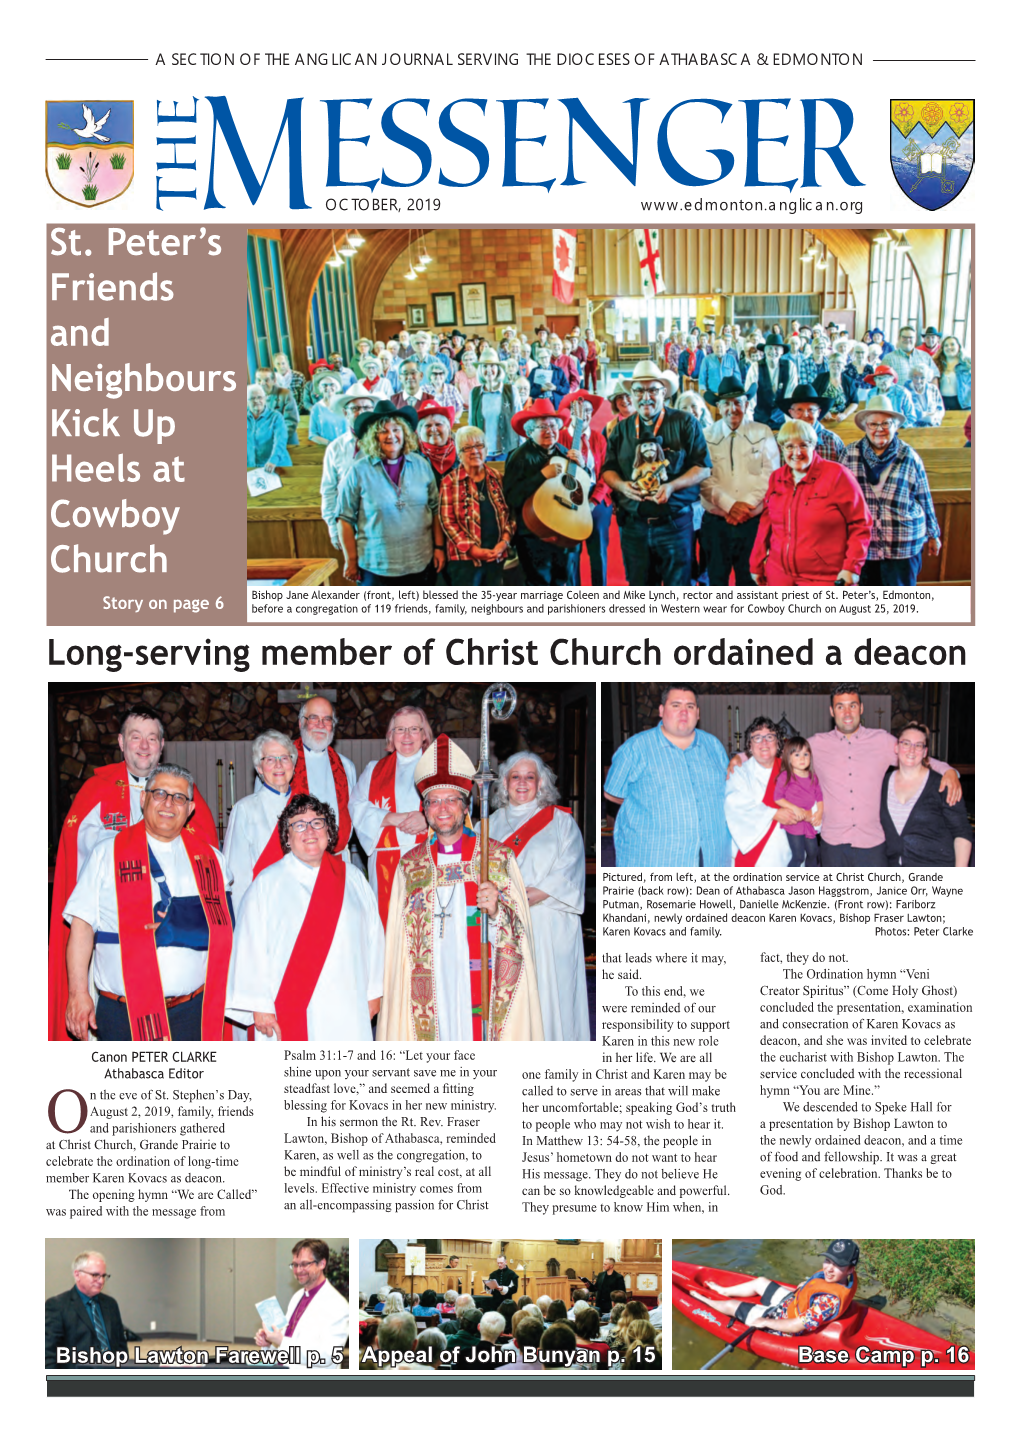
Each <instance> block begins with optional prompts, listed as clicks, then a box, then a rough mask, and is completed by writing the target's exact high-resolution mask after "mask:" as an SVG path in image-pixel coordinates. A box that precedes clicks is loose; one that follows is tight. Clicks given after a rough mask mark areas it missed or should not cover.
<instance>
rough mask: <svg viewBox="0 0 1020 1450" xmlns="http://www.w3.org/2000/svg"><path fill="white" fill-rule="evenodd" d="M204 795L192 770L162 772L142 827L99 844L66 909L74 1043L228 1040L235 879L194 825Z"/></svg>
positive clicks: (152, 783)
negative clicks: (198, 797) (198, 795)
mask: <svg viewBox="0 0 1020 1450" xmlns="http://www.w3.org/2000/svg"><path fill="white" fill-rule="evenodd" d="M194 795H195V780H194V777H193V776H192V774H191V773H190V771H188V770H186V769H185V768H184V767H183V766H179V765H171V764H166V765H156V766H154V767H153V769H152V770H151V771H150V773H149V775H148V776H147V778H146V781H145V789H144V792H143V804H142V818H141V820H140V821H138V822H137V823H136V824H135V825H133V826H128V827H127V828H126V829H125V830H122V831H118V832H117V833H116V834H114V835H111V836H110V837H109V838H108V839H106V840H104V841H100V842H99V844H98V845H97V846H96V848H95V850H94V851H93V852H92V854H91V855H90V856H89V858H88V860H87V861H86V863H85V867H84V870H83V871H82V874H81V878H80V880H79V881H78V884H77V885H76V886H75V888H74V890H73V891H72V892H71V895H70V897H69V898H68V900H67V904H66V905H65V907H64V919H65V920H66V921H67V924H68V927H69V928H70V931H69V935H68V941H67V954H66V957H67V991H68V997H67V1010H66V1027H67V1032H68V1035H69V1036H71V1037H77V1038H78V1039H79V1040H81V1041H85V1040H87V1038H88V1035H89V1031H90V1030H91V1031H93V1032H95V1033H96V1035H97V1036H98V1037H99V1039H100V1041H105V1042H130V1041H144V1042H169V1041H171V1040H173V1041H188V1042H194V1041H199V1040H202V1041H214V1042H219V1041H222V1037H223V1014H224V1001H225V997H226V986H227V971H228V966H229V962H230V950H231V938H232V934H233V933H232V927H233V923H232V914H231V907H230V895H229V886H230V874H229V871H228V870H227V867H226V863H225V862H224V859H223V857H222V856H221V855H220V853H219V851H218V850H216V848H215V847H214V846H210V845H209V842H208V841H207V840H206V838H205V837H204V836H202V835H201V834H200V833H199V832H198V831H196V830H195V829H194V828H193V827H192V826H191V824H190V823H191V819H192V817H193V815H194V812H195V801H194ZM90 962H91V963H92V971H93V986H94V991H95V994H96V996H95V1004H93V998H92V996H91V995H90V992H89V987H88V976H89V964H90Z"/></svg>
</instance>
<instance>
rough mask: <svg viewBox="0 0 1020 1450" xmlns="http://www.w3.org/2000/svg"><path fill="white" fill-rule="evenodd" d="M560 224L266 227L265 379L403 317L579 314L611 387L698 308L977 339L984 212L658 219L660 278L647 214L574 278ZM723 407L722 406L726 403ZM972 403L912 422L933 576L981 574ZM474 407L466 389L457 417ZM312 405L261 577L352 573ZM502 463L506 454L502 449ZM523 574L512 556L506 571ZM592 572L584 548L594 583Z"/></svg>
mask: <svg viewBox="0 0 1020 1450" xmlns="http://www.w3.org/2000/svg"><path fill="white" fill-rule="evenodd" d="M555 235H556V234H554V233H553V232H552V231H551V230H548V229H546V230H541V229H536V228H530V229H529V228H510V227H479V228H463V229H442V228H436V229H425V230H422V229H412V230H408V229H406V228H399V229H398V228H366V229H365V230H364V231H363V232H362V231H359V230H358V229H352V230H347V231H345V230H334V229H330V228H283V229H279V230H274V229H260V230H257V231H252V232H251V233H250V234H249V239H248V308H247V352H248V373H249V382H252V381H254V378H255V372H256V370H257V369H258V368H266V367H270V366H271V365H272V362H273V359H274V357H276V356H277V355H279V354H280V353H282V354H284V355H285V356H286V357H287V358H288V359H289V361H290V366H291V367H292V368H293V370H294V371H295V373H298V374H301V375H303V376H304V377H305V378H307V377H308V376H309V374H310V372H311V370H312V368H313V367H316V366H317V365H318V364H319V363H321V362H324V361H325V360H326V359H328V358H332V357H333V356H336V357H338V358H339V360H340V362H341V363H342V364H344V365H347V366H350V365H351V364H352V363H353V362H354V361H355V360H356V357H357V342H358V339H367V340H368V341H369V342H370V343H371V344H372V345H373V348H375V347H377V346H380V347H381V346H382V345H387V346H389V345H392V348H393V350H394V351H395V350H396V347H397V343H396V339H397V337H398V334H399V333H400V332H401V331H408V332H410V333H411V335H412V336H413V335H414V334H415V333H416V332H417V331H419V330H427V331H429V332H431V333H432V335H433V337H434V338H435V339H439V340H443V339H446V338H448V337H449V336H450V334H451V333H452V332H453V330H454V329H457V330H459V331H460V332H461V334H462V335H464V336H466V337H467V338H468V339H469V340H477V345H478V347H479V348H481V347H482V346H485V345H487V346H492V347H498V346H499V344H500V341H501V339H502V335H503V332H504V329H505V328H506V327H507V326H511V327H513V328H515V329H516V334H517V337H518V338H520V339H522V340H525V341H529V342H534V341H535V338H536V334H537V329H538V328H539V326H544V327H546V328H548V329H549V331H550V333H551V334H554V335H556V336H558V337H560V338H562V339H563V340H564V343H565V345H566V343H567V341H568V339H569V335H570V333H571V332H572V330H573V329H575V328H580V329H581V333H582V335H583V334H584V331H585V329H586V328H588V327H590V328H592V330H593V332H594V334H595V339H596V341H597V345H598V351H599V362H598V381H597V391H598V392H599V393H600V394H602V395H603V396H608V395H609V394H610V393H611V391H612V389H613V387H614V386H615V385H616V384H617V382H618V381H619V380H620V379H621V378H625V377H627V376H628V375H629V374H630V372H631V371H632V370H633V368H634V366H635V365H636V364H637V363H638V362H641V361H644V360H652V361H655V362H658V363H659V365H660V366H661V365H663V346H664V344H663V339H667V338H668V336H669V334H670V331H671V329H673V328H677V329H679V334H680V337H681V339H683V338H685V336H686V334H687V331H688V329H689V328H690V327H692V326H695V325H696V326H698V327H699V328H701V329H702V330H703V331H704V330H710V331H712V332H714V334H715V335H716V336H718V335H720V333H721V332H722V329H723V328H724V327H727V326H728V325H729V326H732V325H733V324H739V325H740V327H741V330H742V333H743V336H744V337H745V338H746V337H747V336H748V335H749V334H751V333H752V332H753V330H754V329H755V328H758V329H761V330H762V332H763V333H766V334H767V333H769V332H770V331H771V330H773V329H775V328H777V327H778V328H780V329H781V330H782V332H783V334H784V336H786V337H789V335H790V333H791V330H793V329H794V328H795V327H796V328H799V329H800V330H801V333H802V335H803V334H805V333H806V334H810V331H811V328H812V327H814V326H817V325H819V324H821V325H824V326H826V327H827V326H828V324H829V323H832V322H835V323H836V324H837V325H838V326H839V327H841V328H843V329H845V333H844V334H840V336H841V338H844V340H854V339H856V340H858V341H860V340H863V339H865V337H866V335H867V336H869V337H870V335H871V332H872V330H873V329H877V328H881V329H882V331H883V334H884V337H885V338H886V339H887V340H888V341H889V343H890V344H891V345H892V346H895V345H896V340H897V337H898V332H899V329H900V328H901V327H902V326H906V325H910V326H913V327H914V328H915V329H916V331H917V335H918V342H919V343H920V341H921V334H922V331H923V329H924V328H926V327H931V326H934V327H935V328H936V329H937V330H938V331H939V333H940V334H941V336H942V337H949V336H953V337H955V338H956V339H957V341H958V342H959V344H960V350H961V353H962V355H963V357H964V358H965V359H967V360H969V359H970V356H971V351H972V337H971V332H972V315H971V274H972V259H971V247H972V232H971V229H969V228H950V227H941V228H940V227H909V228H905V229H902V230H901V229H896V230H894V231H890V230H889V229H888V228H850V227H840V228H821V229H816V230H814V231H808V230H805V229H803V228H798V227H758V228H743V227H690V228H659V229H658V230H657V232H656V233H655V235H656V239H657V241H656V245H657V247H658V249H659V254H660V255H659V265H660V268H661V283H660V285H659V286H658V288H657V290H655V291H651V290H650V289H649V287H648V286H647V274H646V273H645V271H644V268H645V265H646V261H645V259H644V258H643V254H642V253H641V251H640V249H639V247H638V245H637V241H638V231H637V229H627V228H578V229H577V230H576V255H575V257H574V268H573V278H572V282H571V285H570V286H569V287H568V288H564V287H562V286H559V285H558V279H557V277H556V258H555V254H554V238H555ZM643 278H644V280H643ZM568 294H569V296H570V300H569V301H565V300H563V298H564V296H566V295H568ZM458 345H461V344H458ZM967 366H968V368H969V361H968V362H967ZM392 376H393V377H394V378H396V377H397V373H396V371H395V370H394V372H393V373H392ZM804 376H805V375H804V373H803V370H801V381H803V380H804ZM968 378H969V373H968ZM908 381H909V379H906V378H900V379H899V382H900V383H901V384H903V383H906V382H908ZM398 386H399V382H398ZM685 386H686V380H685ZM968 389H969V382H968ZM675 405H676V403H675V400H674V406H675ZM708 412H709V415H710V416H713V417H714V416H715V410H714V408H713V407H711V406H710V407H709V410H708ZM969 416H970V410H969V391H968V394H967V401H966V403H964V402H963V401H962V400H961V402H960V404H959V406H956V407H955V408H947V411H946V413H945V416H944V417H943V418H942V420H941V424H940V426H938V427H932V426H918V427H913V426H904V427H903V429H902V430H901V433H900V437H901V438H902V440H903V441H904V442H906V443H908V444H910V446H911V447H913V448H914V449H915V450H916V451H917V452H918V454H919V455H920V457H921V459H922V461H923V464H924V467H925V470H926V473H927V476H928V481H929V485H930V488H931V492H932V497H933V501H934V506H935V513H936V517H937V518H938V521H939V526H940V528H941V531H942V538H943V548H942V550H941V552H940V554H939V555H938V557H931V558H926V559H925V561H924V564H923V570H922V573H921V577H920V581H919V582H920V583H921V584H926V585H947V584H965V583H968V582H969V581H970V579H971V570H972V564H971V555H972V548H971V481H972V468H971V458H972V455H971V453H970V452H969V451H968V446H969V445H968V442H967V439H966V437H965V433H964V425H965V422H966V421H967V420H968V419H969ZM465 421H467V405H466V403H465V411H464V412H463V414H462V416H461V417H460V418H459V419H458V420H457V422H458V423H460V422H465ZM308 422H309V418H308V412H307V410H302V412H301V417H300V422H299V425H298V429H297V440H298V441H297V444H296V446H294V447H293V448H292V449H291V466H290V467H288V468H282V469H281V470H280V472H279V475H278V477H279V480H280V482H281V484H282V487H280V488H277V489H275V490H274V491H273V492H270V493H265V494H262V495H261V496H256V497H249V499H248V503H247V510H248V511H247V521H248V522H247V527H248V560H249V578H250V579H251V580H253V581H260V580H261V581H265V580H267V579H270V578H272V579H274V581H275V582H290V583H295V584H296V583H302V584H304V583H309V584H318V583H332V584H341V583H342V582H343V567H342V556H341V555H340V553H339V552H338V549H337V548H336V547H335V546H333V545H332V544H331V542H330V537H329V533H328V530H327V527H326V525H325V523H324V522H323V519H322V516H321V502H320V480H321V475H322V460H323V455H324V452H325V448H324V446H323V445H322V444H320V443H315V442H313V441H310V440H309V436H308ZM832 431H834V432H835V433H836V435H837V436H838V437H839V438H841V439H842V440H843V441H844V442H845V443H850V442H852V441H853V440H854V439H856V438H858V437H859V436H860V434H859V432H858V430H857V428H856V427H855V424H854V421H853V418H852V416H851V417H848V418H846V419H845V420H843V421H840V422H839V423H837V424H834V425H833V430H832ZM493 466H494V467H495V468H496V469H497V471H501V470H502V468H503V463H502V462H501V461H497V462H494V464H493ZM606 573H607V577H606V581H605V582H606V583H608V584H624V583H626V582H627V580H626V576H625V572H624V567H623V561H622V556H621V550H620V540H619V536H618V528H617V525H616V522H615V521H614V523H613V525H612V528H611V531H610V535H609V542H608V563H607V565H606ZM515 578H516V574H515V571H514V570H513V569H512V568H511V569H508V571H507V574H506V576H505V578H504V582H505V583H511V582H514V581H515ZM591 582H592V577H591V568H590V563H589V560H588V556H587V553H584V555H583V557H582V560H581V583H583V584H588V583H591ZM596 582H598V581H596Z"/></svg>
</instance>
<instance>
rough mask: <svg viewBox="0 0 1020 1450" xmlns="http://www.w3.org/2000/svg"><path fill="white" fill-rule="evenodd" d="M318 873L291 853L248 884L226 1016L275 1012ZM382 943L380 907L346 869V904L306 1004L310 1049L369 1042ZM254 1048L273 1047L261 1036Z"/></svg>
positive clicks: (380, 978) (242, 1018) (379, 979)
mask: <svg viewBox="0 0 1020 1450" xmlns="http://www.w3.org/2000/svg"><path fill="white" fill-rule="evenodd" d="M317 877H318V868H316V867H311V866H306V865H305V864H304V862H303V861H299V860H298V858H297V857H296V856H295V855H293V853H288V854H287V855H286V856H284V858H283V860H282V861H277V862H276V864H275V865H273V866H267V868H266V869H265V871H261V872H260V873H259V875H258V876H256V878H255V880H254V881H253V882H252V884H251V886H250V887H249V889H248V891H247V893H246V894H245V897H244V901H243V902H242V905H241V911H240V913H239V916H238V922H237V928H236V930H235V932H234V950H233V953H232V955H231V958H230V978H229V981H228V983H227V1011H228V1012H229V1014H230V1016H231V1017H232V1018H236V1019H237V1020H238V1021H239V1022H248V1021H251V1020H252V1017H251V1014H252V1013H255V1012H272V1013H275V1011H276V994H277V992H278V991H279V988H280V983H281V982H282V981H283V975H284V972H285V971H286V970H287V963H288V962H289V961H290V954H291V952H292V950H293V948H294V943H295V942H296V941H297V939H298V933H299V932H300V930H301V927H302V925H303V924H304V919H305V913H306V912H307V910H308V906H309V903H310V901H311V899H312V891H313V890H314V888H315V882H316V879H317ZM384 953H385V939H384V936H383V929H382V923H381V922H380V920H379V908H378V906H377V905H376V901H375V897H374V896H373V895H372V891H371V888H370V887H369V884H368V882H367V881H366V880H365V878H364V876H363V875H362V874H361V872H360V871H359V870H358V869H357V868H356V867H354V866H348V867H347V876H346V883H345V887H344V904H343V910H342V911H341V913H340V920H339V921H338V922H337V926H336V931H335V932H334V933H333V940H332V942H331V944H330V945H329V948H328V950H327V952H326V959H325V962H324V964H323V968H322V972H321V973H320V975H319V979H318V981H317V982H316V984H315V990H314V991H313V993H312V996H311V1000H310V1001H309V1003H308V1013H307V1017H308V1041H309V1042H316V1041H318V1042H336V1041H340V1042H371V1041H372V1022H371V1018H370V1017H369V1015H368V1004H369V1001H373V1000H375V999H376V998H378V997H381V996H382V984H383V957H384ZM255 1041H256V1042H273V1041H275V1038H273V1037H266V1036H265V1035H264V1034H263V1033H261V1032H256V1034H255Z"/></svg>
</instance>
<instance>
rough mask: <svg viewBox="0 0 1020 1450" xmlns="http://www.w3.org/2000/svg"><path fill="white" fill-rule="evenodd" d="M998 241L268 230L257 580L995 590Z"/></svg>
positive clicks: (667, 232)
mask: <svg viewBox="0 0 1020 1450" xmlns="http://www.w3.org/2000/svg"><path fill="white" fill-rule="evenodd" d="M972 236H973V234H972V231H971V229H970V228H968V227H928V226H925V227H908V228H904V229H899V228H897V229H895V230H893V231H890V230H889V229H888V228H886V227H857V228H851V227H833V228H822V229H819V230H815V231H808V230H805V229H803V228H801V227H777V226H772V227H768V226H766V227H696V226H695V227H650V228H641V227H577V228H571V227H556V228H547V229H540V228H514V227H498V226H497V227H475V228H452V229H447V228H431V229H424V230H418V229H412V230H410V231H408V230H407V229H405V228H390V227H374V228H368V229H366V230H365V232H364V233H362V232H361V231H360V230H359V229H358V228H350V229H346V230H344V229H341V230H335V229H331V228H329V227H319V228H307V227H304V228H302V227H295V228H283V229H272V228H261V229H258V230H252V231H250V232H249V234H248V248H247V301H248V305H247V338H246V345H247V362H248V369H247V371H248V388H247V393H246V402H247V421H246V427H247V433H246V443H247V453H246V472H245V478H246V484H247V491H246V519H247V556H248V579H249V583H250V585H251V587H253V588H260V587H262V586H265V585H266V584H272V585H283V586H287V585H317V586H318V585H327V586H333V587H339V588H371V587H378V586H384V587H399V586H408V587H415V588H420V587H424V588H426V589H428V588H431V587H433V586H436V585H440V586H454V587H461V586H484V587H519V586H530V587H537V586H545V585H565V586H595V587H602V586H619V585H630V586H637V587H649V586H656V585H669V586H689V585H699V586H704V587H730V586H740V587H753V586H755V585H761V586H763V587H772V588H774V587H783V588H789V587H794V588H818V587H831V586H834V585H839V586H841V587H846V588H850V589H853V588H854V587H855V586H858V585H862V586H869V587H875V586H882V585H895V586H903V587H906V588H908V589H909V588H912V587H913V586H914V585H916V584H918V583H921V584H922V585H926V586H939V587H941V586H946V585H958V586H965V587H966V586H969V584H970V582H971V579H972V545H971V485H972V465H971V460H972V454H971V452H970V447H971V432H972V418H973V414H972V387H973V367H972V311H971V297H972V289H971V277H972ZM239 506H240V504H239Z"/></svg>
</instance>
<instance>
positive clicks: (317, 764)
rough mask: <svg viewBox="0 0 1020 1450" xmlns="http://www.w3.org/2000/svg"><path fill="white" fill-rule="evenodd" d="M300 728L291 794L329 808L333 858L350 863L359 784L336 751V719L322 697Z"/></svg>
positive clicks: (309, 704) (311, 704)
mask: <svg viewBox="0 0 1020 1450" xmlns="http://www.w3.org/2000/svg"><path fill="white" fill-rule="evenodd" d="M298 728H299V732H300V738H299V739H298V740H295V742H294V744H295V745H296V746H297V750H298V758H297V765H296V766H295V768H294V778H293V780H292V782H291V790H292V791H293V793H294V794H295V795H310V796H314V797H315V799H316V800H317V801H323V802H324V803H325V804H326V805H327V806H329V808H330V810H331V811H332V812H333V814H334V815H335V816H336V823H337V844H336V848H335V853H334V854H336V855H337V856H342V857H343V859H344V860H345V861H349V860H350V859H351V854H350V850H349V842H350V839H351V812H350V798H351V792H352V791H353V789H354V787H355V785H356V784H357V779H358V772H357V769H356V768H355V765H354V761H353V760H348V758H347V756H346V755H341V754H340V753H339V752H338V751H336V750H334V749H333V736H334V735H335V733H336V715H335V713H334V710H333V706H332V704H331V703H330V701H329V700H326V699H324V698H323V696H321V695H315V696H313V698H312V699H310V700H306V701H305V703H304V704H303V705H302V706H301V713H300V714H299V715H298ZM258 789H259V787H258V785H256V790H258Z"/></svg>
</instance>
